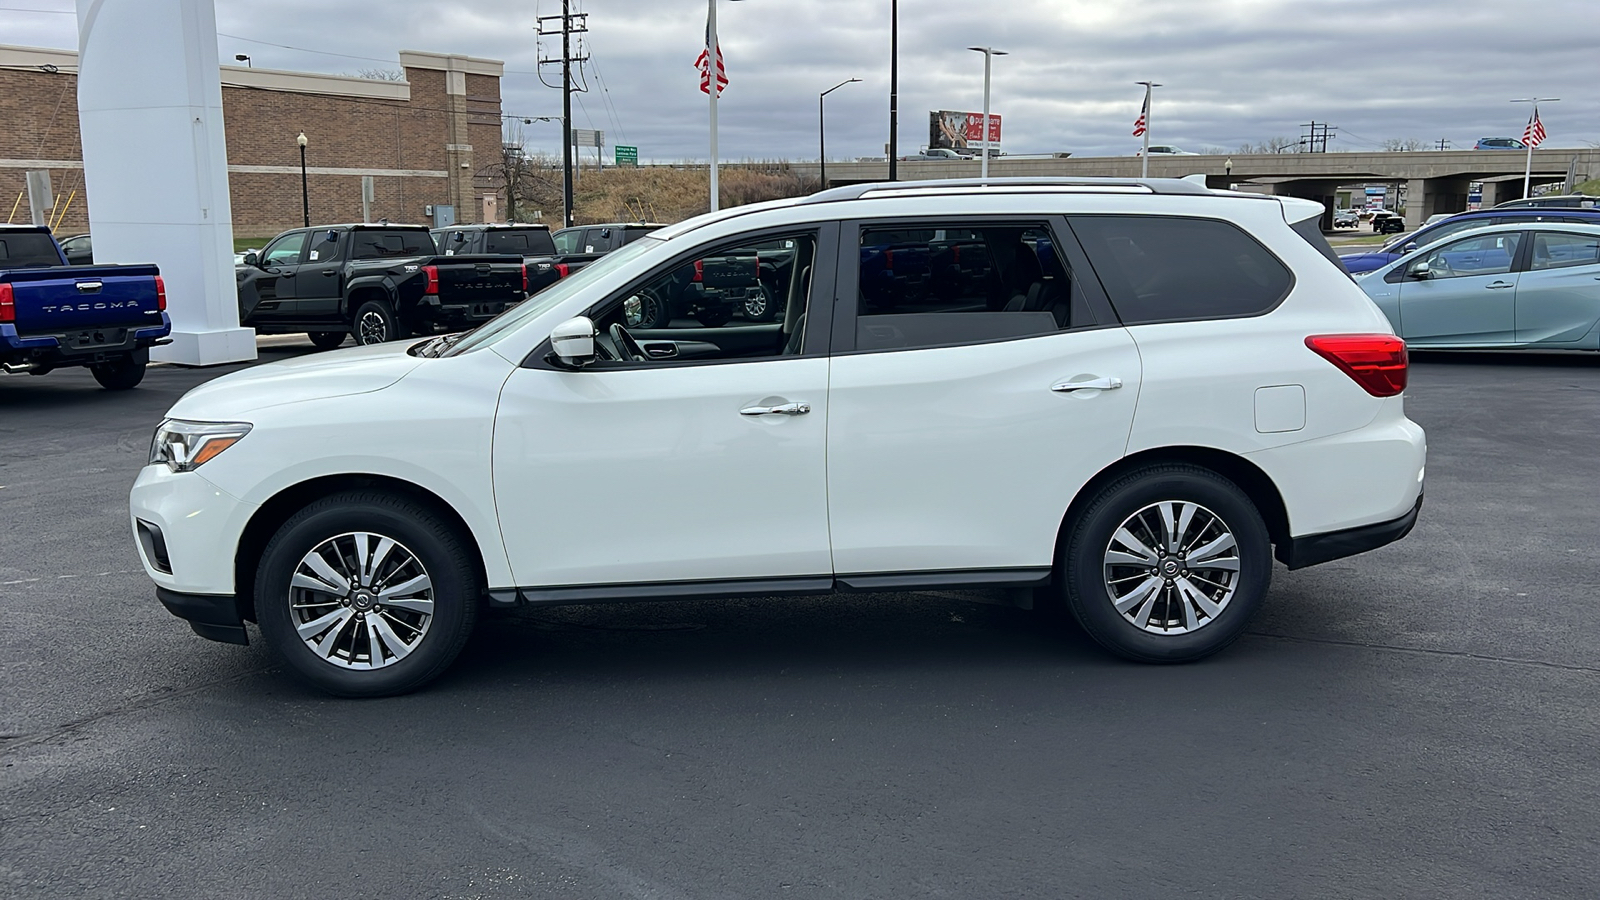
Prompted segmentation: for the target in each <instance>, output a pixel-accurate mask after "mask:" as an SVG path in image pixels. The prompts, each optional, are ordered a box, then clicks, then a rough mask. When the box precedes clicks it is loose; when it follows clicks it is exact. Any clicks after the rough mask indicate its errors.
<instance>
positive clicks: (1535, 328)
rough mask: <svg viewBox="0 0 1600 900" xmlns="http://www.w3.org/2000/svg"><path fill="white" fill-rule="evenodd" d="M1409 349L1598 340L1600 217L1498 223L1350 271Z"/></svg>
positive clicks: (1552, 345) (1560, 346) (1550, 345)
mask: <svg viewBox="0 0 1600 900" xmlns="http://www.w3.org/2000/svg"><path fill="white" fill-rule="evenodd" d="M1356 283H1357V284H1359V285H1360V286H1361V289H1362V290H1364V291H1366V292H1367V296H1369V297H1371V298H1372V300H1373V302H1374V303H1376V304H1377V305H1378V308H1379V309H1381V310H1383V314H1384V315H1385V316H1387V317H1388V318H1389V322H1390V324H1392V325H1393V326H1394V330H1395V333H1396V334H1398V335H1399V336H1400V337H1402V338H1404V339H1405V342H1406V344H1407V345H1408V346H1410V347H1415V348H1417V349H1427V348H1438V349H1480V348H1485V349H1512V348H1516V349H1553V350H1600V225H1580V224H1576V223H1571V224H1569V223H1539V224H1532V223H1527V224H1511V225H1496V226H1491V227H1488V228H1480V229H1478V230H1475V231H1470V232H1465V233H1461V234H1458V235H1456V236H1454V237H1451V238H1447V239H1445V240H1443V241H1435V242H1433V243H1431V244H1429V245H1427V246H1426V247H1423V248H1421V249H1419V250H1417V251H1416V252H1414V253H1409V254H1407V255H1405V256H1404V257H1401V258H1400V259H1399V260H1397V261H1395V262H1392V263H1390V264H1388V265H1386V266H1384V267H1382V268H1379V269H1377V270H1375V271H1373V272H1370V273H1367V274H1365V275H1361V276H1359V277H1357V278H1356Z"/></svg>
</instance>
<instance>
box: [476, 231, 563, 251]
mask: <svg viewBox="0 0 1600 900" xmlns="http://www.w3.org/2000/svg"><path fill="white" fill-rule="evenodd" d="M488 237H489V240H488V250H487V252H489V253H515V254H518V255H521V256H548V255H550V254H552V253H554V252H556V245H555V242H554V241H552V240H550V232H548V231H490V232H488Z"/></svg>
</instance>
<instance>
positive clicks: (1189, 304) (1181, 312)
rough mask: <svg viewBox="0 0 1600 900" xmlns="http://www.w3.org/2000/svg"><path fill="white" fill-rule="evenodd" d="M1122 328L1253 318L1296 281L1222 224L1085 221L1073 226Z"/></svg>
mask: <svg viewBox="0 0 1600 900" xmlns="http://www.w3.org/2000/svg"><path fill="white" fill-rule="evenodd" d="M1071 222H1072V229H1073V231H1075V232H1077V234H1078V237H1079V239H1081V240H1082V241H1083V249H1084V250H1085V252H1087V253H1088V255H1089V262H1090V264H1091V265H1093V266H1094V270H1095V273H1096V274H1098V275H1099V276H1100V281H1101V283H1102V284H1104V285H1105V289H1106V293H1107V294H1109V295H1110V298H1111V305H1112V306H1113V307H1115V308H1116V310H1117V315H1118V316H1120V317H1121V319H1122V321H1123V324H1126V325H1141V324H1148V323H1151V322H1181V321H1187V320H1194V319H1220V318H1229V317H1235V316H1253V315H1259V314H1261V313H1264V312H1267V311H1268V310H1270V309H1272V308H1273V307H1275V306H1277V305H1278V303H1279V302H1281V301H1282V300H1283V298H1284V297H1285V296H1287V295H1288V293H1289V287H1290V286H1291V285H1292V284H1293V283H1294V278H1293V276H1292V275H1290V274H1289V270H1288V268H1287V267H1285V266H1284V264H1283V263H1281V262H1279V261H1278V258H1277V257H1275V256H1273V255H1272V254H1271V253H1270V252H1269V251H1268V250H1267V248H1265V247H1263V246H1261V244H1260V243H1258V242H1257V241H1256V240H1255V239H1254V238H1252V237H1250V235H1248V234H1246V233H1245V232H1243V231H1241V230H1240V229H1239V228H1237V227H1235V226H1234V225H1231V224H1229V223H1227V222H1223V221H1220V220H1217V219H1185V218H1177V217H1169V216H1081V217H1077V218H1074V219H1072V220H1071Z"/></svg>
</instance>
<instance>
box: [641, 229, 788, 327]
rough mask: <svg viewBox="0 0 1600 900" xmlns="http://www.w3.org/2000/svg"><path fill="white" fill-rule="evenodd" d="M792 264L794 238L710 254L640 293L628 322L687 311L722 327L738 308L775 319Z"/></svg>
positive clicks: (661, 320) (644, 322)
mask: <svg viewBox="0 0 1600 900" xmlns="http://www.w3.org/2000/svg"><path fill="white" fill-rule="evenodd" d="M793 265H794V241H793V240H779V241H769V242H767V243H764V244H756V245H753V246H750V247H741V248H738V249H737V250H735V251H734V252H732V253H728V254H724V255H722V256H707V257H703V258H701V259H697V260H695V261H694V262H692V263H688V264H686V265H684V266H683V267H681V268H679V269H678V270H677V271H676V272H674V273H672V275H671V276H670V277H668V278H666V279H663V280H662V281H661V282H660V283H659V286H658V287H656V288H655V289H653V290H651V291H647V292H645V293H644V294H641V295H640V298H639V299H640V302H639V304H638V306H637V308H634V307H629V308H628V309H627V311H626V312H625V313H624V316H625V320H626V321H627V323H628V327H629V328H645V329H650V328H666V327H668V324H669V323H670V322H672V320H674V319H678V318H682V317H684V316H688V317H690V318H692V319H694V320H695V321H697V322H699V323H700V324H701V325H704V326H705V327H707V328H718V327H721V326H722V325H725V324H727V323H728V322H729V321H731V320H732V319H733V317H734V315H735V314H738V315H742V316H744V318H745V319H747V320H749V321H751V322H771V321H773V320H774V319H775V318H777V317H779V316H781V315H782V314H783V310H784V306H785V304H784V294H783V291H782V290H780V289H779V285H781V284H786V283H787V282H788V278H789V269H790V267H792V266H793Z"/></svg>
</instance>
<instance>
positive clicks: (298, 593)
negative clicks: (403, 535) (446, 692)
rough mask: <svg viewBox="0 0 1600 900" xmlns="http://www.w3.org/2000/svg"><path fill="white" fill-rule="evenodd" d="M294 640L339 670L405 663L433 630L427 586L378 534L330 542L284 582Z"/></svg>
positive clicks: (404, 553) (415, 567) (399, 547)
mask: <svg viewBox="0 0 1600 900" xmlns="http://www.w3.org/2000/svg"><path fill="white" fill-rule="evenodd" d="M289 615H290V619H291V621H292V624H293V625H294V628H295V631H296V633H298V634H299V636H300V640H302V641H304V642H305V645H306V647H308V648H310V650H311V652H312V653H315V654H316V655H317V657H318V658H319V659H322V660H323V661H325V662H327V663H329V664H331V665H334V666H338V667H339V668H341V669H359V670H368V669H381V668H384V667H385V666H392V665H394V664H395V663H397V662H399V661H400V660H402V659H405V658H406V656H408V655H409V654H410V653H411V652H412V651H413V650H415V649H417V647H418V646H419V645H421V643H422V639H423V638H424V637H426V636H427V634H428V626H429V625H430V624H432V622H433V582H432V581H431V580H430V579H429V578H428V570H427V569H426V568H424V567H423V565H422V561H421V560H419V559H417V556H416V554H414V553H412V552H411V550H410V549H408V548H407V547H406V546H405V545H404V544H401V543H400V542H399V541H396V540H395V539H393V538H390V537H385V536H383V535H381V534H373V533H368V532H351V533H348V534H340V535H336V536H334V537H331V538H328V539H327V540H325V541H323V542H322V543H320V544H318V545H317V546H315V547H313V548H312V549H311V552H309V553H307V554H306V555H305V556H303V557H301V559H300V564H299V565H297V566H295V570H294V576H293V577H292V578H291V579H290V580H289Z"/></svg>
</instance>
